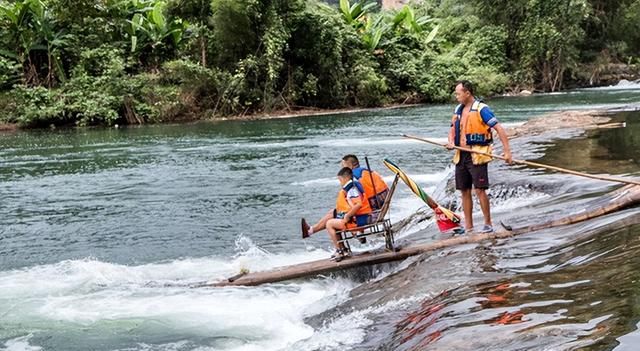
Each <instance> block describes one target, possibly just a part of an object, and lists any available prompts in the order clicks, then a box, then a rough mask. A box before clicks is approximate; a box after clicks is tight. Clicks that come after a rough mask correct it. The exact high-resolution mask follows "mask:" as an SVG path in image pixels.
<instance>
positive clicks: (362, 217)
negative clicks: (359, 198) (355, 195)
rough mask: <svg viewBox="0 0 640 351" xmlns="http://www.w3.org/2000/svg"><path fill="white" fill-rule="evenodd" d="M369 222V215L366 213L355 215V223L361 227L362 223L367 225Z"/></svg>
mask: <svg viewBox="0 0 640 351" xmlns="http://www.w3.org/2000/svg"><path fill="white" fill-rule="evenodd" d="M369 223H371V215H368V214H366V215H359V216H356V225H357V226H358V227H362V226H363V225H367V224H369Z"/></svg>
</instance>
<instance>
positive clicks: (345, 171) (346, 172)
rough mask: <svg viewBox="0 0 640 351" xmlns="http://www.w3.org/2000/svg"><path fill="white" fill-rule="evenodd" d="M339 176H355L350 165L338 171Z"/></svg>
mask: <svg viewBox="0 0 640 351" xmlns="http://www.w3.org/2000/svg"><path fill="white" fill-rule="evenodd" d="M338 177H345V178H353V171H352V170H351V168H349V167H343V168H342V169H341V170H340V171H339V172H338Z"/></svg>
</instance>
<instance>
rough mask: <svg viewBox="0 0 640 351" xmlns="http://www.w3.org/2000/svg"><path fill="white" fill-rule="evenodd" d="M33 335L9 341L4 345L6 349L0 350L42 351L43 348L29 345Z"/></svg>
mask: <svg viewBox="0 0 640 351" xmlns="http://www.w3.org/2000/svg"><path fill="white" fill-rule="evenodd" d="M31 337H32V335H31V334H29V335H26V336H21V337H19V338H15V339H11V340H7V342H5V343H4V348H3V349H0V350H2V351H40V350H42V347H39V346H33V345H31V344H29V339H31Z"/></svg>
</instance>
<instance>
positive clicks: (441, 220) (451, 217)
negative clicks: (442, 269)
mask: <svg viewBox="0 0 640 351" xmlns="http://www.w3.org/2000/svg"><path fill="white" fill-rule="evenodd" d="M382 162H383V163H384V164H385V166H387V167H388V168H389V169H390V170H391V171H392V172H393V173H395V174H397V175H398V176H399V177H400V179H402V181H404V183H405V184H407V186H408V187H409V189H411V191H413V193H414V194H416V196H418V197H419V198H420V199H422V201H424V202H425V203H426V204H427V205H428V206H429V207H431V209H433V211H434V212H435V215H436V224H437V225H438V229H440V231H441V232H447V231H449V230H452V229H455V228H458V227H459V226H460V216H458V215H457V214H455V213H453V212H452V211H450V210H448V209H446V208H444V207H441V206H440V205H438V203H437V202H436V201H435V200H434V199H432V198H431V197H430V196H429V195H427V193H426V192H425V191H424V190H423V189H422V188H421V187H420V186H419V185H418V184H417V183H416V182H414V181H413V179H411V178H409V176H408V175H407V174H406V173H404V172H403V171H402V170H401V169H400V167H398V165H396V164H395V163H393V162H391V161H390V160H388V159H384V160H383V161H382Z"/></svg>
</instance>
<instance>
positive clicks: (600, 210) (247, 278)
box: [197, 185, 640, 287]
mask: <svg viewBox="0 0 640 351" xmlns="http://www.w3.org/2000/svg"><path fill="white" fill-rule="evenodd" d="M638 203H640V186H635V185H629V186H625V187H622V188H620V189H618V190H616V191H613V192H611V193H608V194H606V195H604V196H603V197H602V198H600V199H598V200H596V201H594V203H593V205H592V206H591V207H589V208H588V209H585V210H584V211H581V212H578V213H575V214H572V215H569V216H566V217H562V218H558V219H555V220H551V221H548V222H545V223H540V224H534V225H531V226H526V227H521V228H514V229H513V230H512V231H507V230H500V231H497V232H494V233H486V234H472V235H462V236H458V237H454V238H449V239H444V240H439V241H436V242H432V243H426V244H416V245H410V246H406V247H403V248H401V249H399V250H398V251H397V252H390V251H386V252H380V253H367V254H361V255H357V256H353V257H349V258H346V259H344V260H343V261H341V262H334V261H331V260H329V259H326V260H318V261H312V262H306V263H301V264H296V265H290V266H284V267H279V268H275V269H272V270H268V271H262V272H253V273H248V274H245V275H242V276H239V277H237V276H234V278H235V279H234V280H233V281H229V280H223V281H219V282H207V283H203V284H200V285H197V287H223V286H238V285H244V286H254V285H260V284H265V283H275V282H280V281H284V280H290V279H297V278H303V277H313V276H316V275H319V274H326V273H330V272H335V271H339V270H345V269H349V268H354V267H361V266H367V265H375V264H380V263H387V262H393V261H401V260H404V259H407V258H408V257H411V256H415V255H420V254H423V253H426V252H430V251H434V250H438V249H442V248H446V247H452V246H457V245H463V244H470V243H478V242H482V241H486V240H492V239H499V238H507V237H510V236H514V235H519V234H525V233H530V232H534V231H537V230H541V229H547V228H552V227H558V226H563V225H569V224H574V223H578V222H582V221H586V220H588V219H591V218H595V217H598V216H602V215H605V214H609V213H612V212H615V211H618V210H620V209H622V208H625V207H629V206H632V205H635V204H638Z"/></svg>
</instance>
